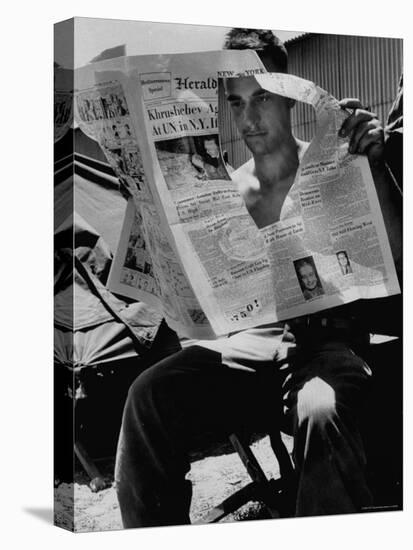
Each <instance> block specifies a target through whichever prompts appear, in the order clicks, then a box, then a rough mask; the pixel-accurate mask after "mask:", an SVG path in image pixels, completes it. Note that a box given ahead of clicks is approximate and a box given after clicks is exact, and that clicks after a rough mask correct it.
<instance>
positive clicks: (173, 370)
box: [125, 346, 208, 414]
mask: <svg viewBox="0 0 413 550" xmlns="http://www.w3.org/2000/svg"><path fill="white" fill-rule="evenodd" d="M202 352H204V354H205V353H208V350H202V348H199V347H197V346H192V347H189V348H186V349H184V350H181V351H179V352H177V353H174V354H172V355H170V356H169V357H166V358H165V359H162V360H161V361H159V362H158V363H156V364H155V365H152V366H151V367H149V368H148V369H146V370H145V371H143V372H142V373H141V374H140V375H139V376H138V377H137V378H136V380H135V381H134V382H133V383H132V385H131V386H130V388H129V392H128V397H127V400H126V406H125V410H129V409H133V410H134V411H139V412H141V413H143V414H145V413H146V412H147V411H150V410H151V409H152V408H153V406H154V405H155V404H156V403H157V402H158V403H159V404H160V405H162V404H165V403H166V402H168V401H170V400H171V399H172V400H174V399H177V392H178V391H179V389H180V388H181V387H182V386H184V385H185V380H186V378H187V376H186V371H188V370H189V369H190V368H191V366H192V365H196V364H197V363H198V362H199V361H200V360H201V357H202Z"/></svg>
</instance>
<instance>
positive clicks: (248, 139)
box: [226, 76, 291, 155]
mask: <svg viewBox="0 0 413 550" xmlns="http://www.w3.org/2000/svg"><path fill="white" fill-rule="evenodd" d="M226 94H227V100H228V101H229V104H230V106H231V110H232V113H233V116H234V118H235V123H236V125H237V129H238V131H239V133H240V134H241V137H242V138H243V140H244V141H245V143H246V145H247V147H248V149H250V151H251V152H252V153H253V154H254V155H267V154H271V153H274V152H275V151H277V149H279V147H280V145H281V144H282V143H283V142H284V141H285V139H286V138H287V137H289V136H290V135H291V123H290V107H289V101H288V99H287V98H284V97H282V96H279V95H277V94H272V93H270V92H267V91H266V90H264V89H263V88H261V86H260V85H259V84H258V82H257V81H256V79H255V78H254V77H253V76H251V77H241V78H229V79H227V81H226Z"/></svg>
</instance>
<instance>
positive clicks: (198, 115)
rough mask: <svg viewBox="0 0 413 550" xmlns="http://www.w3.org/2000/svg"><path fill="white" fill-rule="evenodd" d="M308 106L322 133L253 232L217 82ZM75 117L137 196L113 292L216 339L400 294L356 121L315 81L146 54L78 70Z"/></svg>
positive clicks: (232, 55) (247, 54) (228, 61)
mask: <svg viewBox="0 0 413 550" xmlns="http://www.w3.org/2000/svg"><path fill="white" fill-rule="evenodd" d="M247 75H248V76H251V75H254V76H255V77H256V79H257V81H258V82H259V84H260V85H261V87H262V88H264V89H267V90H268V91H270V92H272V93H276V94H279V95H283V96H286V97H290V98H293V99H296V100H298V101H302V102H305V103H309V104H310V105H312V106H313V107H314V109H315V112H316V118H317V129H316V134H315V137H314V138H313V140H312V142H311V144H310V145H309V146H308V148H307V150H306V152H305V154H304V157H303V158H302V159H301V162H300V166H299V169H298V171H297V175H296V178H295V181H294V184H293V186H292V187H291V189H290V192H289V194H288V196H287V199H286V201H285V203H284V205H283V208H282V210H281V215H280V220H279V221H278V222H276V223H274V224H272V225H270V226H267V227H265V228H263V229H259V228H258V227H257V226H256V225H255V223H254V221H253V219H252V217H251V216H250V214H249V213H248V211H247V209H246V206H245V204H244V201H243V198H242V196H241V194H240V192H239V190H238V186H237V184H236V183H235V182H233V181H232V180H231V177H230V175H229V172H230V167H229V166H227V165H226V163H225V161H224V159H223V157H222V154H221V151H220V149H219V131H218V111H219V105H218V86H219V84H218V82H219V78H238V77H240V76H247ZM75 106H76V109H75V116H77V118H78V121H79V125H80V126H81V128H82V130H83V131H84V132H86V133H87V134H88V135H89V136H91V137H92V138H93V139H96V140H97V141H98V142H99V143H100V145H101V147H102V149H103V151H104V152H105V154H106V156H107V158H108V161H109V162H110V163H111V165H112V167H113V168H114V170H115V172H116V174H117V175H118V177H119V180H120V182H121V185H124V186H125V187H126V188H127V189H128V191H129V193H130V194H131V196H132V199H131V200H130V201H129V204H128V207H127V211H126V216H125V222H124V226H123V230H122V234H121V239H120V242H119V246H118V250H117V253H116V256H115V259H114V262H113V266H112V270H111V273H110V277H109V288H110V289H111V290H112V291H114V292H118V293H120V294H123V295H127V296H130V297H132V298H135V299H138V300H143V301H146V302H147V303H149V304H151V305H153V306H154V307H155V308H157V309H159V310H160V311H162V313H163V314H164V315H165V318H166V320H167V322H168V324H170V326H171V327H172V328H174V329H175V330H177V331H178V332H179V333H180V334H182V335H186V336H189V337H191V338H212V337H215V336H221V335H225V334H228V333H230V332H235V331H239V330H243V329H247V328H250V327H254V326H258V325H262V324H267V323H272V322H275V321H280V320H284V319H290V318H293V317H297V316H300V315H305V314H309V313H313V312H317V311H321V310H324V309H328V308H331V307H334V306H337V305H340V304H344V303H348V302H351V301H354V300H357V299H359V298H375V297H382V296H389V295H392V294H396V293H398V292H400V289H399V286H398V282H397V276H396V272H395V268H394V263H393V259H392V255H391V251H390V246H389V243H388V238H387V234H386V231H385V227H384V222H383V218H382V215H381V211H380V207H379V203H378V198H377V195H376V191H375V187H374V183H373V180H372V176H371V173H370V169H369V166H368V161H367V159H366V158H364V157H361V156H356V155H350V154H349V153H348V142H347V140H345V139H342V138H340V137H339V136H338V129H339V128H340V126H341V124H342V122H343V120H344V119H345V117H346V116H348V113H346V112H344V111H343V110H342V109H340V107H339V105H338V102H337V100H335V99H334V98H333V97H332V96H330V95H329V94H328V93H327V92H325V91H324V90H322V89H320V88H319V87H317V86H316V85H315V84H313V83H312V82H309V81H306V80H303V79H300V78H298V77H295V76H292V75H286V74H275V73H274V74H272V73H266V71H265V69H264V67H263V66H262V64H261V62H260V60H259V58H258V56H257V55H256V54H255V53H254V52H251V51H243V52H237V51H224V52H205V53H198V54H196V53H195V54H185V55H171V56H141V57H132V58H121V59H117V60H112V61H111V62H102V63H98V64H95V65H93V66H90V67H86V68H83V69H80V70H79V71H78V74H77V75H76V102H75Z"/></svg>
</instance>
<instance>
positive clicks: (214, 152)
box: [204, 139, 219, 159]
mask: <svg viewBox="0 0 413 550" xmlns="http://www.w3.org/2000/svg"><path fill="white" fill-rule="evenodd" d="M204 147H205V151H206V153H207V154H208V155H209V156H210V157H212V158H213V159H217V158H218V157H219V149H218V145H217V144H216V142H215V140H214V139H206V140H205V141H204Z"/></svg>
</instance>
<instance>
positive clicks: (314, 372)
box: [55, 22, 403, 531]
mask: <svg viewBox="0 0 413 550" xmlns="http://www.w3.org/2000/svg"><path fill="white" fill-rule="evenodd" d="M136 24H137V25H138V26H139V22H136ZM151 25H152V27H151V28H152V30H153V31H154V32H155V31H156V28H157V25H159V24H157V23H152V24H151ZM137 28H138V27H137ZM222 30H223V32H222V42H221V44H217V45H216V46H215V47H214V48H210V51H189V52H188V51H185V49H184V47H183V50H182V53H175V54H168V52H167V51H165V52H163V53H162V54H161V55H160V54H156V53H146V54H145V55H127V56H126V55H125V56H121V57H116V58H113V59H102V60H100V61H97V62H94V63H91V64H88V65H85V66H82V67H79V68H77V69H76V71H75V77H74V80H75V93H74V114H73V116H74V120H75V128H76V130H75V136H78V137H77V139H78V143H79V146H78V147H79V149H76V150H77V151H78V154H77V157H75V158H76V159H77V162H78V163H80V165H81V167H80V168H77V170H78V173H77V175H76V169H75V180H76V178H78V187H76V186H75V187H74V194H75V199H76V198H77V200H75V209H76V208H78V209H79V212H78V214H79V216H82V217H84V218H85V222H86V224H84V226H82V231H81V232H80V233H79V234H80V235H83V236H84V235H85V234H86V233H87V234H89V233H90V234H91V235H93V236H94V237H93V238H90V239H89V240H88V242H93V243H94V246H95V248H94V250H93V251H91V252H90V253H88V254H86V253H85V252H84V246H85V245H84V244H83V241H82V246H80V244H79V250H78V249H77V248H76V250H75V251H74V252H73V255H76V257H77V258H78V260H79V261H78V262H77V263H76V269H78V270H79V274H78V275H77V277H78V279H79V280H82V285H81V286H82V291H81V293H80V292H78V295H79V296H80V297H82V299H83V300H85V296H86V290H85V289H86V288H89V291H90V292H91V294H93V296H94V299H97V298H99V299H100V300H101V303H102V304H103V310H104V312H105V313H104V314H103V313H102V319H104V322H105V324H107V323H108V322H109V319H110V320H111V322H116V323H117V327H118V330H122V331H125V333H124V334H123V333H120V334H118V333H115V332H114V328H113V327H111V329H110V331H109V330H108V334H107V342H106V341H105V342H106V344H105V346H102V345H101V346H100V347H102V348H103V349H100V347H99V346H98V347H99V353H98V356H97V358H96V359H94V360H91V359H90V357H91V354H90V353H89V355H88V356H87V358H89V359H87V358H82V357H81V351H83V350H84V349H86V345H85V333H84V331H85V327H88V328H89V329H90V328H91V327H92V328H94V329H95V328H96V322H95V321H92V320H90V322H89V321H87V320H86V317H87V314H88V312H89V314H90V311H91V310H90V309H89V310H88V309H87V308H85V313H84V317H85V325H84V326H83V325H82V330H81V334H80V335H79V337H78V338H79V339H78V342H80V343H81V345H80V344H78V345H79V351H76V353H78V357H79V359H78V362H77V363H76V369H75V376H74V384H76V387H75V388H74V391H73V395H75V396H77V397H76V399H79V401H76V399H75V400H74V405H73V406H74V409H75V418H76V426H75V432H74V433H75V436H74V437H75V443H76V445H75V452H76V456H77V458H78V460H79V464H78V465H77V467H79V472H78V471H77V470H76V471H75V474H74V478H73V479H67V478H64V477H63V476H62V477H63V479H59V481H58V482H57V483H56V500H55V504H56V508H55V518H56V519H55V521H56V524H58V525H61V526H66V527H67V526H68V524H67V520H65V517H66V518H67V514H68V513H69V512H68V509H69V508H70V505H69V504H67V502H68V500H67V494H68V493H70V487H72V485H73V484H74V483H79V480H82V483H83V485H84V486H85V489H86V488H87V486H88V485H87V484H88V483H89V481H90V480H88V481H87V482H86V481H85V474H84V473H80V472H81V468H82V467H83V468H84V469H85V471H86V473H87V475H88V476H89V477H91V478H92V481H91V483H92V485H90V486H91V487H92V489H91V492H93V491H95V489H96V487H97V488H98V489H99V490H101V491H102V493H103V491H105V493H103V494H104V498H105V502H107V515H106V514H105V513H104V514H101V517H102V518H103V519H102V522H98V521H97V520H96V521H95V522H91V521H90V518H89V516H88V514H90V515H91V516H93V507H94V506H95V505H97V496H98V495H95V493H93V494H89V495H86V491H85V495H83V497H81V494H80V493H79V495H78V497H76V494H75V498H74V500H73V504H72V508H73V514H74V517H75V518H77V519H76V521H75V520H73V521H72V522H71V523H70V522H69V528H71V529H73V530H75V531H90V530H104V529H114V528H132V527H149V526H152V527H154V526H155V527H156V526H170V525H182V524H189V523H212V522H216V521H221V520H223V521H238V520H242V519H264V518H283V517H297V518H299V517H304V516H320V515H332V514H351V513H360V512H369V511H375V510H383V511H384V510H393V511H394V510H402V508H403V499H402V437H401V434H402V414H401V403H402V398H401V396H402V328H401V327H402V302H401V283H400V281H401V260H402V257H401V254H402V253H401V241H402V234H401V233H402V231H401V216H402V215H401V212H402V191H401V190H402V181H400V178H399V179H397V177H395V174H396V173H398V172H397V171H396V170H393V171H392V170H391V169H390V166H391V164H392V161H393V160H394V159H393V158H390V157H389V156H388V154H387V153H386V151H387V149H386V147H385V145H386V141H387V140H388V139H390V136H391V135H392V131H394V130H393V127H391V128H390V127H388V126H386V121H387V118H388V116H389V113H391V110H392V109H393V107H394V100H395V96H396V93H397V85H398V82H399V78H400V76H401V70H402V53H403V51H402V47H403V41H402V40H400V39H393V38H375V39H372V38H368V37H358V36H338V35H323V34H316V33H302V34H299V35H297V36H296V37H294V38H292V39H291V40H287V41H286V42H285V43H283V42H282V41H281V40H280V39H279V38H278V37H277V32H276V31H274V32H273V31H271V30H265V29H246V28H233V29H229V28H228V29H222ZM185 32H186V33H188V37H189V36H190V35H191V33H193V32H195V31H194V30H192V29H191V26H188V27H186V28H185V31H184V32H183V35H182V36H183V37H184V36H185ZM198 32H199V28H198ZM202 32H203V33H205V36H207V34H208V28H207V27H205V28H202ZM327 45H328V47H327ZM201 49H202V48H201ZM174 51H175V50H174ZM366 51H368V52H369V53H370V54H371V55H369V56H367V55H366V53H365V52H366ZM331 52H333V53H334V55H333V54H332V53H331ZM338 53H339V54H340V56H342V61H341V62H340V63H336V59H337V55H338ZM384 60H389V61H388V62H387V61H386V62H385V61H384ZM319 66H322V67H323V71H322V72H321V73H320V71H319V70H318V67H319ZM324 69H325V70H324ZM361 69H362V71H361ZM346 71H348V74H347V72H346ZM361 72H362V73H363V77H360V74H361ZM377 74H380V75H381V77H382V79H383V82H386V85H385V86H382V87H381V88H380V90H377V89H375V88H374V86H373V84H374V83H375V82H376V81H374V78H373V76H374V75H377ZM62 82H65V80H64V79H62ZM373 88H374V92H373V91H372V90H373ZM399 92H400V89H399ZM64 93H65V90H64V89H63V90H59V94H60V95H59V96H58V97H59V98H61V97H64V96H63V95H62V94H64ZM57 101H58V102H59V103H58V105H59V107H58V108H56V114H55V116H56V126H57V129H56V133H57V135H58V139H59V140H60V139H62V137H61V134H62V131H63V130H62V126H63V119H64V117H63V114H62V113H63V111H62V109H63V110H64V111H65V112H66V107H60V105H61V103H62V100H61V99H57ZM392 105H393V107H392ZM399 107H400V102H398V103H397V108H399ZM400 116H402V114H401V115H400ZM398 120H399V118H398ZM66 126H67V125H66ZM401 128H402V122H401ZM66 131H67V130H66ZM399 131H400V125H398V127H397V132H398V133H399ZM79 136H81V139H79ZM75 139H76V138H75ZM92 143H93V145H92ZM82 147H83V149H82ZM91 151H95V153H93V154H94V155H95V158H93V155H92V153H91ZM386 155H387V156H386ZM98 159H99V160H98ZM86 165H87V166H89V168H88V169H86V168H85V166H86ZM99 170H100V172H99ZM105 171H106V173H109V171H110V177H111V178H112V180H113V181H114V182H115V183H113V184H112V187H113V186H114V188H115V191H116V198H115V196H114V195H113V196H112V198H111V201H108V202H107V203H106V206H105V208H103V207H102V209H101V210H100V211H99V212H98V213H96V214H95V215H94V216H93V215H92V213H91V212H92V211H93V208H96V209H98V208H99V207H98V206H95V207H94V206H91V204H92V205H99V204H101V203H100V202H99V201H100V200H101V197H102V196H103V194H104V193H106V192H107V189H108V188H109V184H108V181H109V180H108V176H105V178H106V179H104V177H103V176H102V174H103V173H105ZM112 180H110V181H112ZM102 182H103V183H102ZM84 185H86V186H87V189H88V193H89V195H88V193H86V194H82V193H83V191H82V189H83V187H82V186H84ZM89 200H90V203H91V204H89V203H88V201H89ZM82 201H85V205H83V204H82ZM117 201H121V203H122V205H123V211H122V212H123V214H122V218H123V219H122V227H121V229H120V231H119V232H118V240H117V246H114V247H113V249H112V250H110V249H109V247H108V246H106V245H101V242H100V241H99V239H98V238H97V237H96V236H99V234H100V232H101V234H100V237H101V238H102V239H103V241H104V240H105V237H106V234H109V235H110V234H113V229H112V228H113V224H114V222H113V216H114V214H113V212H112V208H113V209H114V208H115V204H117ZM76 220H79V217H77V218H76ZM63 227H65V226H64V224H63ZM85 227H87V230H86V229H85ZM88 232H89V233H88ZM105 232H107V233H105ZM79 238H80V237H79ZM79 242H80V241H79ZM75 243H76V240H75ZM96 243H99V244H100V247H99V249H98V247H97V244H96ZM105 254H106V256H107V257H106V260H105V265H107V264H108V265H110V271H108V270H107V271H105V276H104V277H103V275H102V274H101V272H100V271H99V262H103V257H104V256H105ZM62 257H64V256H62ZM102 273H103V271H102ZM78 279H75V281H77V280H78ZM76 284H79V283H76ZM84 303H85V302H84ZM79 304H80V302H79ZM81 305H82V304H80V305H79V308H80V307H81ZM75 307H77V306H76V305H75ZM82 311H83V310H82ZM99 322H101V320H100V321H99ZM99 326H100V325H99ZM102 326H103V327H104V326H105V325H102ZM58 328H59V330H61V327H60V325H59V327H58ZM106 328H107V327H106ZM99 330H101V331H103V328H102V327H101V328H100V329H99ZM99 334H100V333H99ZM102 334H103V332H102ZM121 336H122V337H121ZM98 338H102V335H98ZM126 340H127V341H128V346H129V347H125V346H126V343H125V341H126ZM57 341H59V340H58V339H57ZM89 341H90V338H89ZM75 342H76V340H75ZM75 348H76V345H75ZM57 356H58V357H61V356H62V352H59V354H57ZM125 358H126V359H127V361H130V365H131V366H130V369H129V370H128V369H126V368H125V369H123V370H122V365H121V361H124V360H125ZM88 361H89V364H88ZM60 362H61V363H62V364H63V363H65V365H66V368H67V361H66V362H64V361H63V359H61V360H60ZM59 365H60V363H59V364H58V365H57V367H59ZM57 367H56V368H57ZM96 369H97V370H98V372H99V377H100V378H99V380H98V382H99V383H100V384H103V382H104V381H105V380H106V379H107V377H108V376H110V377H112V378H111V379H110V381H109V382H108V385H109V387H110V391H109V393H108V395H109V396H110V397H109V398H106V399H105V402H101V400H102V397H103V394H102V393H100V394H99V391H100V392H102V390H99V387H102V386H99V385H98V384H97V382H96V380H97V378H96V380H95V379H94V376H95V374H96ZM127 372H129V373H133V375H132V374H129V375H128V376H127ZM96 377H97V375H96ZM115 380H116V382H115ZM85 381H86V382H85ZM85 388H87V390H88V391H86V390H85ZM116 388H117V389H116ZM88 392H90V395H96V397H94V398H93V401H91V403H92V405H93V409H94V413H93V414H92V412H91V409H92V405H91V406H90V407H88V405H87V399H92V398H91V397H89V393H88ZM94 392H95V393H94ZM79 396H80V397H79ZM80 398H82V399H83V401H82V400H81V399H80ZM112 402H113V403H116V407H115V405H112ZM384 402H385V403H386V407H383V406H382V403H384ZM100 410H102V411H104V412H106V413H108V415H110V417H111V419H110V421H108V424H107V426H109V425H110V424H113V433H112V432H111V433H112V435H111V437H110V439H111V441H110V442H108V444H107V446H106V447H105V448H106V449H109V450H107V452H106V454H103V451H102V450H101V447H102V448H103V447H104V445H103V443H102V442H101V441H99V444H97V443H94V442H93V438H92V439H90V440H88V437H87V435H88V434H90V429H89V428H88V426H89V425H91V418H94V417H95V416H96V411H100ZM115 410H116V411H117V412H116V414H115ZM111 411H112V413H111ZM102 414H103V413H102ZM94 415H95V416H94ZM56 422H58V419H57V420H56ZM388 423H391V424H392V426H393V427H394V429H393V430H392V433H391V434H389V436H388V444H386V445H385V447H386V450H383V440H382V437H383V430H382V426H383V425H384V424H388ZM101 439H102V440H103V439H105V436H104V435H102V436H101ZM98 440H99V438H98ZM99 445H101V446H99ZM94 446H95V447H96V448H93V447H94ZM103 457H106V459H107V460H106V461H105V460H103V461H102V471H100V470H99V468H96V464H97V463H100V462H99V459H101V458H103ZM108 457H109V458H108ZM80 465H82V467H81V466H80ZM57 466H58V465H57ZM57 471H59V468H58V467H57ZM91 474H92V475H91ZM96 480H98V481H96ZM63 481H65V483H64V482H63ZM68 487H69V489H68ZM65 491H66V492H65ZM77 498H78V499H79V500H76V499H77ZM81 498H86V499H87V498H89V500H87V501H86V502H85V501H83V502H82V501H81ZM79 510H82V513H80V512H79ZM105 518H106V519H105ZM65 521H66V524H65Z"/></svg>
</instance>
